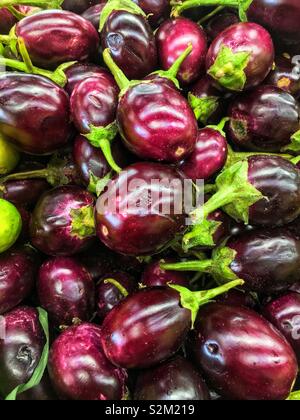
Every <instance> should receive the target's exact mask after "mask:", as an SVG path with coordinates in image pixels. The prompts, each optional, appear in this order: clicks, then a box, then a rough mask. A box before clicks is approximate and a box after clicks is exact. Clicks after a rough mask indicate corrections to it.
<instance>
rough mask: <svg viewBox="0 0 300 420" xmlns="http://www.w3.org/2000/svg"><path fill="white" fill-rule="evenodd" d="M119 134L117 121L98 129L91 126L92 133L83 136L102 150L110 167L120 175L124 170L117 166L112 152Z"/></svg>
mask: <svg viewBox="0 0 300 420" xmlns="http://www.w3.org/2000/svg"><path fill="white" fill-rule="evenodd" d="M117 133H118V126H117V123H116V121H114V122H112V123H111V124H109V125H107V126H106V127H96V126H94V125H90V132H89V133H88V134H82V135H83V136H84V137H86V138H87V140H88V141H89V142H90V143H91V145H92V146H94V147H97V148H98V149H101V150H102V152H103V154H104V156H105V159H106V160H107V162H108V164H109V165H110V167H111V168H112V169H113V170H114V171H115V172H117V173H119V172H121V171H122V169H121V168H120V167H119V166H118V165H117V164H116V162H115V160H114V158H113V155H112V152H111V143H112V141H113V140H114V138H115V137H116V135H117Z"/></svg>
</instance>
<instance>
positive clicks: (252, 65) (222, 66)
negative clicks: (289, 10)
mask: <svg viewBox="0 0 300 420" xmlns="http://www.w3.org/2000/svg"><path fill="white" fill-rule="evenodd" d="M273 62H274V46H273V41H272V38H271V36H270V34H269V33H268V32H267V31H266V30H265V29H264V28H263V27H262V26H260V25H257V24H256V23H238V24H236V25H232V26H230V27H229V28H227V29H225V31H223V32H222V33H221V34H220V35H219V36H218V37H217V38H216V39H215V40H214V41H213V42H212V44H211V46H210V48H209V50H208V54H207V57H206V69H207V71H208V74H209V75H210V77H212V79H213V80H215V81H216V82H217V83H218V84H219V85H220V86H221V87H224V88H226V89H228V90H230V91H242V90H244V89H249V88H253V87H255V86H257V85H259V84H260V83H262V82H263V81H264V79H265V78H266V77H267V76H268V74H269V73H270V71H271V69H272V66H273Z"/></svg>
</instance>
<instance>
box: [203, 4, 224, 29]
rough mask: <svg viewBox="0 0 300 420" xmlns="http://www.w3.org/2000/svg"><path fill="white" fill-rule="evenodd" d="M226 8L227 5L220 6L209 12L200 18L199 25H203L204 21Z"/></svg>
mask: <svg viewBox="0 0 300 420" xmlns="http://www.w3.org/2000/svg"><path fill="white" fill-rule="evenodd" d="M224 9H225V6H218V7H216V8H215V9H214V10H213V11H212V12H210V13H208V14H207V15H206V16H204V17H203V18H201V19H200V20H198V25H202V24H203V23H205V22H207V21H208V20H210V19H211V18H213V17H214V16H216V15H217V14H218V13H219V12H222V10H224Z"/></svg>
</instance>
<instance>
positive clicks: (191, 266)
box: [160, 260, 213, 274]
mask: <svg viewBox="0 0 300 420" xmlns="http://www.w3.org/2000/svg"><path fill="white" fill-rule="evenodd" d="M212 265H213V260H201V261H199V260H195V261H185V262H180V263H173V264H166V263H162V264H160V267H161V268H162V269H163V270H172V271H197V272H199V273H208V274H209V273H210V272H211V268H212Z"/></svg>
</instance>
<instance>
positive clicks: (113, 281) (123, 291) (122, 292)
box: [104, 279, 128, 297]
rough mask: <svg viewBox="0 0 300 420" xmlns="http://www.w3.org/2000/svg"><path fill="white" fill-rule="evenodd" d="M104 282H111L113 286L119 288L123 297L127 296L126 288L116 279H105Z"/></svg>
mask: <svg viewBox="0 0 300 420" xmlns="http://www.w3.org/2000/svg"><path fill="white" fill-rule="evenodd" d="M104 284H112V285H113V286H115V287H116V288H117V289H118V290H119V292H120V293H121V294H122V295H123V296H124V297H127V296H128V292H127V290H126V288H125V287H124V286H122V285H121V284H120V283H119V282H118V281H117V280H115V279H105V280H104Z"/></svg>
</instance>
